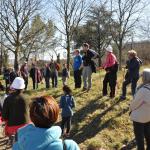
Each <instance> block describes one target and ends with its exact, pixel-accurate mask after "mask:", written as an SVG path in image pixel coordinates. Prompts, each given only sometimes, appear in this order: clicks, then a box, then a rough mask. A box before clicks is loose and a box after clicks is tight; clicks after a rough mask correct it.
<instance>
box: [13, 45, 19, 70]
mask: <svg viewBox="0 0 150 150" xmlns="http://www.w3.org/2000/svg"><path fill="white" fill-rule="evenodd" d="M14 69H15V70H16V71H17V70H18V69H19V62H18V48H16V51H15V60H14Z"/></svg>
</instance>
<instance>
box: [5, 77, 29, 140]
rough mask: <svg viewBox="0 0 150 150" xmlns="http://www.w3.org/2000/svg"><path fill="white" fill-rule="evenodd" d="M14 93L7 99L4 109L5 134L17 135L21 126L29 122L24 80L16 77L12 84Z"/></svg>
mask: <svg viewBox="0 0 150 150" xmlns="http://www.w3.org/2000/svg"><path fill="white" fill-rule="evenodd" d="M10 88H11V89H12V91H13V92H12V93H11V94H10V95H9V96H8V97H7V98H6V99H5V101H4V104H3V110H2V118H3V119H4V120H5V121H6V126H5V135H6V136H8V137H11V135H15V134H16V132H17V130H18V129H19V128H20V127H23V126H25V125H26V124H27V123H28V122H29V116H28V103H27V99H26V98H25V97H24V95H23V89H24V88H25V84H24V80H23V78H21V77H16V78H15V80H14V81H13V83H12V85H11V86H10Z"/></svg>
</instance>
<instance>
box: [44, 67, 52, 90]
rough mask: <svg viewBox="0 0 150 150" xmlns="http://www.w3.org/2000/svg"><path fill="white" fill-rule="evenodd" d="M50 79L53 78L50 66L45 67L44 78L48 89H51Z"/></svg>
mask: <svg viewBox="0 0 150 150" xmlns="http://www.w3.org/2000/svg"><path fill="white" fill-rule="evenodd" d="M50 77H51V70H50V67H49V65H48V64H46V65H45V68H44V78H45V83H46V88H47V89H49V88H50Z"/></svg>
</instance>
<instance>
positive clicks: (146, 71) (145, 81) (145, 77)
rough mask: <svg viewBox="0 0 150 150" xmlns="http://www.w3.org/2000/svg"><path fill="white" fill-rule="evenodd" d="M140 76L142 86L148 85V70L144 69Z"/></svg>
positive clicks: (149, 75)
mask: <svg viewBox="0 0 150 150" xmlns="http://www.w3.org/2000/svg"><path fill="white" fill-rule="evenodd" d="M142 76H143V83H144V84H147V83H150V68H146V69H144V70H143V74H142Z"/></svg>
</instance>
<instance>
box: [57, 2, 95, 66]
mask: <svg viewBox="0 0 150 150" xmlns="http://www.w3.org/2000/svg"><path fill="white" fill-rule="evenodd" d="M91 3H92V2H89V1H88V0H55V1H54V6H55V8H56V10H57V12H58V14H59V16H60V22H61V28H59V27H57V29H58V30H59V31H60V32H61V33H62V34H63V35H64V36H65V38H66V46H65V47H64V48H65V49H67V66H68V69H69V64H70V49H71V41H72V38H73V34H74V32H75V29H76V28H77V27H78V25H79V23H80V22H81V20H82V19H83V18H84V17H85V15H87V10H88V8H89V6H90V4H91Z"/></svg>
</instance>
